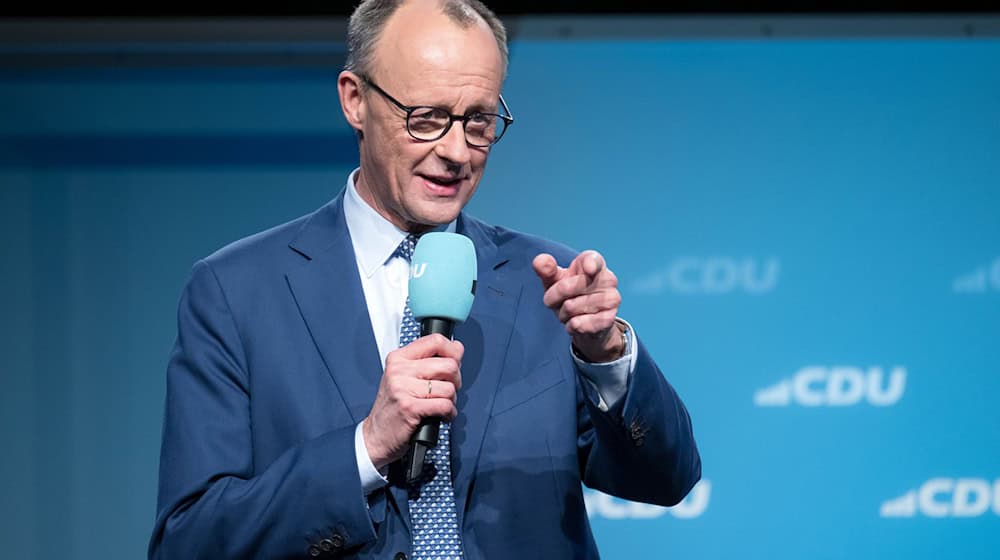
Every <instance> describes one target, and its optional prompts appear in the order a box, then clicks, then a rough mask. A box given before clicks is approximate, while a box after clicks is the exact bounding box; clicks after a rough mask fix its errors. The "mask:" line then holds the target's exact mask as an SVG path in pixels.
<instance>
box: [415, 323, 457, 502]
mask: <svg viewBox="0 0 1000 560" xmlns="http://www.w3.org/2000/svg"><path fill="white" fill-rule="evenodd" d="M454 331H455V322H454V321H452V320H450V319H441V318H439V317H424V318H422V319H420V336H427V335H429V334H443V335H444V336H445V337H447V338H449V339H450V338H451V337H452V334H453V333H454ZM440 428H441V419H440V418H424V419H423V420H421V421H420V425H419V426H418V427H417V431H415V432H413V436H411V437H410V453H409V459H408V460H407V465H406V481H407V482H409V483H410V484H413V483H415V482H416V481H417V480H418V479H419V478H420V475H421V473H423V471H424V457H425V456H426V455H427V450H428V449H430V448H432V447H435V446H436V445H437V444H438V433H439V431H440Z"/></svg>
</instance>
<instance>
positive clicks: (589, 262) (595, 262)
mask: <svg viewBox="0 0 1000 560" xmlns="http://www.w3.org/2000/svg"><path fill="white" fill-rule="evenodd" d="M604 265H605V263H604V257H603V256H601V254H600V253H598V252H597V251H587V252H586V254H584V255H583V272H584V274H586V275H587V276H588V277H589V278H594V277H595V276H597V275H598V274H600V273H601V271H602V270H604Z"/></svg>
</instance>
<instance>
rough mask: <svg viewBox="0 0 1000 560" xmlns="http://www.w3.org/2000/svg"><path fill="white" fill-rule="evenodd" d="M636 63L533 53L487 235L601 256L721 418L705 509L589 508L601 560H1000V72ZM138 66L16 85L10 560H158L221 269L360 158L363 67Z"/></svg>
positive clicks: (3, 199)
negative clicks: (170, 461)
mask: <svg viewBox="0 0 1000 560" xmlns="http://www.w3.org/2000/svg"><path fill="white" fill-rule="evenodd" d="M645 28H646V29H648V26H647V27H645ZM625 31H627V30H625ZM625 31H623V30H622V29H617V30H616V33H615V34H614V35H615V37H617V38H600V37H593V36H587V37H583V38H557V39H545V38H539V37H532V36H520V37H515V39H514V41H513V42H512V44H511V63H510V73H509V78H508V80H507V83H506V85H505V88H504V96H505V98H506V100H507V102H508V103H509V105H510V107H511V110H512V111H513V113H514V115H515V117H516V122H515V124H514V126H513V128H511V129H510V130H509V131H508V134H507V136H506V137H505V138H504V140H503V141H502V142H501V143H500V144H499V145H497V146H496V147H495V148H494V151H493V154H492V155H491V159H490V164H489V168H488V170H487V173H486V177H485V179H484V180H483V182H482V184H481V186H480V188H479V191H478V193H477V194H476V198H475V199H474V200H473V202H472V204H471V205H470V207H469V211H470V212H472V213H473V214H475V215H477V216H479V217H481V218H483V219H485V220H487V221H490V222H494V223H498V224H502V225H506V226H508V227H512V228H515V229H519V230H523V231H528V232H532V233H537V234H540V235H543V236H546V237H550V238H553V239H556V240H559V241H562V242H564V243H566V244H568V245H570V246H572V247H575V248H577V249H586V248H596V249H599V250H601V251H602V252H603V253H604V255H605V256H606V258H607V260H608V263H609V264H610V266H611V267H612V268H613V270H614V271H615V273H616V274H617V275H618V277H619V278H620V282H621V284H620V289H621V291H622V294H623V297H624V303H623V306H622V312H621V313H622V316H624V317H625V318H626V319H628V320H629V321H630V322H631V323H632V324H633V325H634V326H635V328H636V331H637V333H638V335H639V337H640V339H641V340H642V341H643V342H644V343H645V344H646V345H647V346H648V347H649V349H650V351H651V353H652V354H653V356H654V357H655V358H656V359H657V360H658V361H659V363H660V364H661V367H662V369H663V371H664V374H665V375H666V376H667V378H668V379H669V380H670V381H671V383H673V385H674V386H675V387H676V388H677V389H678V391H679V392H680V394H681V395H682V397H683V398H684V400H685V402H686V403H687V405H688V407H689V410H690V412H691V415H692V418H693V423H694V430H695V434H696V436H697V439H698V443H699V447H700V450H701V453H702V457H703V463H704V478H703V480H702V482H701V483H699V485H698V486H697V487H696V488H695V489H694V491H693V492H692V493H691V494H690V495H689V496H688V498H687V499H686V500H685V501H684V502H682V503H681V504H680V505H678V506H676V507H673V508H659V507H655V506H649V505H645V504H636V503H630V502H625V501H622V500H619V499H616V498H612V497H609V496H605V495H603V494H599V493H596V492H593V491H591V490H589V489H587V490H585V492H586V496H587V505H588V511H589V513H590V515H591V519H592V522H593V526H594V531H595V534H596V538H597V542H598V544H599V547H600V549H601V553H602V557H604V558H609V559H631V558H678V559H722V558H734V557H738V558H767V559H769V560H784V559H787V560H799V559H803V558H816V559H821V558H823V559H827V558H829V559H840V558H844V559H847V558H850V559H872V560H874V559H883V558H909V559H927V560H931V559H934V560H936V559H938V558H963V559H984V560H985V559H988V558H994V557H995V556H996V551H997V550H1000V530H998V529H1000V447H998V445H997V434H998V433H1000V414H998V413H997V409H996V403H997V402H998V400H1000V343H998V340H1000V336H998V333H1000V218H998V217H1000V179H998V178H1000V41H998V40H996V39H990V38H965V39H945V38H920V37H895V38H893V37H890V36H889V34H887V35H886V36H885V37H881V38H880V37H877V36H876V37H868V38H837V39H833V38H828V37H827V38H824V37H816V38H807V37H802V38H798V39H782V38H775V37H772V38H760V39H750V38H746V37H742V38H740V37H737V38H726V37H724V36H719V34H713V35H712V36H711V37H705V38H698V37H687V38H684V39H679V38H670V37H662V38H644V39H628V38H627V37H628V33H626V32H625ZM622 37H626V38H622ZM118 48H119V49H125V50H126V51H127V52H129V53H132V54H133V57H132V58H130V59H129V60H130V61H131V62H130V64H128V65H115V64H114V63H107V64H101V63H96V62H95V63H89V64H87V65H84V66H83V67H81V66H79V65H70V66H64V65H37V66H32V65H24V64H15V63H12V62H11V61H12V60H13V61H15V62H16V60H17V59H16V57H14V58H11V56H7V57H6V58H4V59H3V61H5V62H4V64H6V66H3V67H2V68H0V185H2V188H0V236H2V238H3V239H4V243H3V244H2V247H3V255H2V256H3V262H4V265H3V270H4V273H3V274H2V275H0V287H2V289H0V294H2V296H0V297H2V301H0V308H2V310H3V313H2V318H0V329H2V330H0V332H2V336H0V340H2V342H0V345H2V346H0V350H2V352H3V356H4V360H3V362H4V363H3V366H0V367H2V375H0V420H2V428H0V430H2V436H3V439H2V441H3V447H4V450H5V452H6V453H5V456H6V457H7V458H6V460H5V461H2V462H0V480H3V488H2V490H3V496H4V499H3V500H0V521H2V523H0V536H2V538H0V540H2V542H4V543H5V544H4V547H5V556H10V557H11V558H43V557H63V556H66V555H69V556H71V557H73V558H78V559H95V560H96V559H101V560H117V559H121V560H126V559H130V560H131V559H135V558H139V557H142V556H143V555H144V554H145V546H146V542H147V540H148V537H149V532H150V530H151V527H152V521H153V516H154V503H155V485H156V475H157V464H158V453H159V437H160V428H161V420H162V418H161V415H162V405H163V395H164V382H165V380H164V373H165V365H166V361H167V357H168V353H169V350H170V347H171V344H172V343H173V337H174V332H175V322H174V321H175V313H176V305H177V299H178V297H179V295H180V290H181V287H182V286H183V283H184V281H185V279H186V278H187V274H188V272H189V270H190V267H191V265H192V264H193V263H194V261H195V260H196V259H198V258H200V257H202V256H204V255H206V254H208V253H210V252H211V251H213V250H214V249H216V248H218V247H220V246H221V245H223V244H225V243H227V242H229V241H232V240H235V239H237V238H239V237H242V236H244V235H248V234H251V233H254V232H257V231H260V230H262V229H265V228H267V227H270V226H272V225H275V224H277V223H280V222H282V221H285V220H288V219H291V218H293V217H296V216H298V215H301V214H304V213H306V212H309V211H311V210H312V209H314V208H316V207H318V206H320V205H322V204H323V203H324V202H326V201H327V200H329V199H330V198H332V197H333V196H335V195H336V193H337V192H338V190H339V189H340V188H341V186H342V185H343V182H344V179H345V177H346V174H347V173H348V172H349V171H350V170H351V169H352V168H353V167H354V165H355V162H356V158H357V152H356V145H355V143H354V138H353V136H352V133H351V131H350V130H349V129H348V128H347V127H346V125H345V123H344V122H343V118H342V116H341V115H340V110H339V107H338V104H337V99H336V84H335V80H336V71H337V68H336V66H335V65H333V64H330V63H329V60H330V59H331V58H332V59H337V57H341V56H342V53H343V49H342V46H341V45H339V44H326V43H317V44H316V45H311V46H310V45H305V46H303V44H302V43H296V44H295V45H291V46H290V45H282V44H271V45H269V46H267V47H266V48H264V49H262V50H258V51H253V52H258V54H260V56H261V58H260V60H258V61H257V62H254V60H253V58H252V56H251V57H250V58H249V59H248V58H247V56H248V55H247V54H246V53H244V54H242V55H241V56H242V58H241V59H240V60H241V61H242V62H241V63H240V64H224V63H218V64H216V65H210V64H206V63H204V61H203V60H202V61H199V59H198V57H197V53H196V52H193V51H192V50H191V49H188V50H184V49H179V52H181V54H183V52H188V53H189V54H188V55H186V56H187V58H184V56H181V57H180V58H179V59H178V58H177V56H175V57H174V58H172V59H171V60H172V61H173V63H171V64H164V63H162V59H156V58H155V57H148V58H143V56H142V53H143V52H144V51H143V49H144V45H143V44H138V43H137V44H131V45H123V46H122V45H119V46H118ZM207 48H208V47H207ZM293 48H294V49H298V51H297V52H300V53H307V54H308V53H311V54H312V55H316V53H320V54H322V55H323V57H319V58H317V60H321V61H322V62H316V63H315V64H309V63H308V56H306V57H305V59H304V60H306V61H307V62H306V63H301V60H303V59H301V58H300V59H296V60H299V61H300V62H299V63H296V64H290V63H287V62H282V61H283V60H285V59H283V58H281V57H280V56H272V55H274V53H283V52H286V51H287V50H289V49H293ZM8 54H9V53H8ZM36 54H37V53H36ZM265 55H266V56H265ZM178 56H179V55H178ZM293 58H294V57H293ZM95 60H99V59H95ZM178 60H180V61H181V62H180V63H178ZM248 60H249V62H248ZM144 61H145V62H144ZM400 95H404V94H400ZM412 101H414V102H415V101H417V100H412Z"/></svg>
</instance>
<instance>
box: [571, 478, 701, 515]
mask: <svg viewBox="0 0 1000 560" xmlns="http://www.w3.org/2000/svg"><path fill="white" fill-rule="evenodd" d="M711 494H712V483H711V481H709V480H705V479H702V480H701V481H699V482H698V484H695V485H694V488H692V489H691V491H690V492H688V495H687V496H685V497H684V499H683V500H681V502H680V503H679V504H677V505H676V506H673V507H663V506H657V505H653V504H644V503H640V502H630V501H627V500H622V499H621V498H615V497H614V496H609V495H607V494H605V493H603V492H598V491H596V490H589V489H588V490H584V493H583V501H584V504H585V505H586V506H587V515H588V516H589V517H603V518H605V519H655V518H657V517H662V516H663V515H667V514H669V515H672V516H673V517H676V518H677V519H693V518H695V517H699V516H701V514H703V513H705V510H706V509H708V500H709V498H710V497H711Z"/></svg>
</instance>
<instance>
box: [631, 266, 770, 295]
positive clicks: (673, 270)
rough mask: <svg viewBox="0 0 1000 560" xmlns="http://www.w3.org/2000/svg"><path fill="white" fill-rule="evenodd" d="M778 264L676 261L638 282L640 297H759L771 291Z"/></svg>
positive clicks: (637, 290) (635, 287)
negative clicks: (739, 294) (736, 295)
mask: <svg viewBox="0 0 1000 560" xmlns="http://www.w3.org/2000/svg"><path fill="white" fill-rule="evenodd" d="M780 268H781V263H780V262H779V261H778V259H776V258H773V257H772V258H768V259H763V260H762V259H755V258H750V257H746V258H732V257H708V258H700V257H679V258H676V259H674V260H673V261H671V262H670V264H668V265H667V266H666V267H665V268H663V269H661V270H659V271H657V272H654V273H652V274H649V275H646V276H645V277H642V278H639V279H638V280H637V281H636V282H635V284H634V286H633V287H634V289H635V291H636V292H638V293H641V294H659V293H662V292H665V291H666V292H672V293H674V294H678V295H725V294H733V293H744V294H750V295H762V294H766V293H769V292H772V291H774V288H775V286H777V284H778V273H779V271H780Z"/></svg>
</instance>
